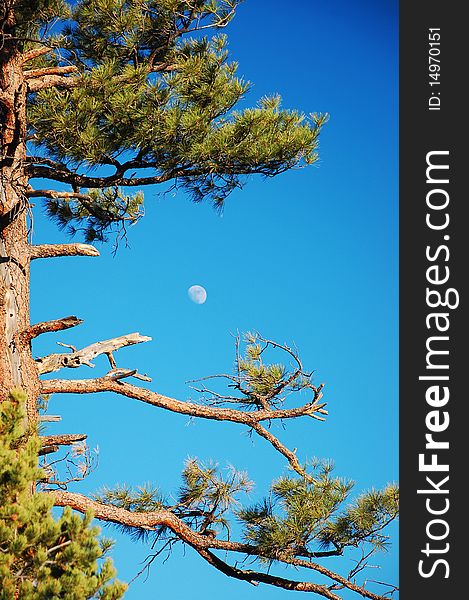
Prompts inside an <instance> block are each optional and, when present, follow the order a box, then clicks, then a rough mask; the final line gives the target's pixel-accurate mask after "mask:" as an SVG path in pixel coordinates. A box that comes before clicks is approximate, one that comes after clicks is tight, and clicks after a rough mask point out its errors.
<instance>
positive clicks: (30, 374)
mask: <svg viewBox="0 0 469 600" xmlns="http://www.w3.org/2000/svg"><path fill="white" fill-rule="evenodd" d="M11 10H13V9H11ZM3 31H4V33H6V34H7V35H6V36H5V37H4V40H3V44H2V47H1V49H0V123H1V130H0V401H2V400H4V399H5V398H7V397H8V394H9V392H10V390H11V389H12V388H14V387H21V388H22V389H23V390H24V391H25V392H26V393H27V395H28V402H27V415H28V419H29V420H31V421H35V420H36V418H37V416H36V399H37V396H38V394H39V380H38V376H37V370H36V366H35V363H34V361H33V359H32V356H31V350H30V347H29V344H28V343H24V342H23V341H22V340H21V333H22V332H23V331H24V330H26V329H27V328H28V327H29V262H30V261H29V247H28V230H27V222H26V217H27V206H28V205H27V199H26V188H27V178H26V176H25V172H24V166H23V165H24V158H25V156H26V147H25V137H26V85H25V82H24V77H23V69H22V57H21V54H20V52H19V50H18V48H17V46H16V42H15V41H14V40H12V39H10V38H9V37H8V34H9V35H12V34H13V33H14V19H13V16H12V15H7V18H6V19H5V20H4V22H3Z"/></svg>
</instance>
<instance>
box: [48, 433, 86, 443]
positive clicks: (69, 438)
mask: <svg viewBox="0 0 469 600" xmlns="http://www.w3.org/2000/svg"><path fill="white" fill-rule="evenodd" d="M87 437H88V436H87V435H86V434H85V433H62V434H59V435H41V436H39V439H40V440H41V442H42V445H43V446H70V445H71V444H74V443H75V442H82V441H83V440H86V438H87Z"/></svg>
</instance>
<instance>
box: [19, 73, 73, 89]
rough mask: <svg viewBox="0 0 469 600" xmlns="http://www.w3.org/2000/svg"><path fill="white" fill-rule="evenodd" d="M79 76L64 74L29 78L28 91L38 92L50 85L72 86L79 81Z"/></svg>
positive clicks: (59, 86) (50, 86)
mask: <svg viewBox="0 0 469 600" xmlns="http://www.w3.org/2000/svg"><path fill="white" fill-rule="evenodd" d="M80 81H81V78H80V77H67V76H66V75H44V76H43V77H39V78H34V79H29V80H28V82H27V84H28V92H39V91H40V90H47V89H50V88H52V87H58V88H67V89H68V88H72V87H77V86H78V84H79V83H80Z"/></svg>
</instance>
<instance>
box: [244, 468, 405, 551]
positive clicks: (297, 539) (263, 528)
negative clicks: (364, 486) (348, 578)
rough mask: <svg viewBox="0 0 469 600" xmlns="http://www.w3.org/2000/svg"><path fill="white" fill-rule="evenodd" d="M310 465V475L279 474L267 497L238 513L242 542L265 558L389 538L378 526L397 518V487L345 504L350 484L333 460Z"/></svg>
mask: <svg viewBox="0 0 469 600" xmlns="http://www.w3.org/2000/svg"><path fill="white" fill-rule="evenodd" d="M310 466H311V469H312V472H313V476H312V477H311V478H308V479H306V478H298V477H292V476H284V477H281V478H280V479H279V480H277V481H275V482H274V483H273V484H272V488H271V494H270V496H269V498H265V499H263V500H262V501H261V502H260V503H258V504H256V505H254V506H251V507H248V508H245V509H244V508H243V509H241V510H239V511H238V513H237V515H238V518H239V519H240V521H241V523H242V524H243V527H244V536H245V538H246V540H247V541H249V542H250V543H252V544H254V545H255V546H256V547H257V548H258V549H259V551H260V554H261V555H262V556H263V557H264V558H265V559H266V560H269V559H276V558H279V557H282V558H283V559H285V558H286V557H288V556H298V555H299V556H313V555H314V554H315V553H316V552H318V551H323V550H325V549H326V550H330V549H333V550H338V551H340V552H342V551H343V550H344V549H345V548H346V547H354V548H357V547H361V546H363V545H365V544H368V545H371V547H372V550H380V549H384V548H385V547H386V543H387V540H388V536H386V535H385V534H383V533H382V530H383V528H384V527H386V526H387V525H388V524H389V523H390V522H391V521H393V520H394V519H396V518H397V516H398V511H399V491H398V487H397V486H396V485H394V484H389V485H388V486H386V487H385V488H384V489H383V490H380V491H376V490H371V491H369V492H365V493H363V494H362V495H361V496H359V497H358V498H355V499H353V500H349V503H348V504H347V505H346V506H344V503H345V502H346V501H347V500H348V498H349V495H350V494H351V492H352V490H353V487H354V483H353V482H352V481H349V480H344V479H342V478H339V477H335V476H333V475H332V471H333V463H332V462H331V461H319V460H314V461H313V462H312V463H311V465H310Z"/></svg>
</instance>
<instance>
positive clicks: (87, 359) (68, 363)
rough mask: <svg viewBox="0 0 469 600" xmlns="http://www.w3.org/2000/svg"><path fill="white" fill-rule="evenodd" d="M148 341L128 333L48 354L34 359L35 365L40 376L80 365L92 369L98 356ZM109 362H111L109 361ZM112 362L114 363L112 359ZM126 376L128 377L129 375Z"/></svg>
mask: <svg viewBox="0 0 469 600" xmlns="http://www.w3.org/2000/svg"><path fill="white" fill-rule="evenodd" d="M150 340H151V338H150V337H148V336H145V335H140V334H139V333H129V334H128V335H122V336H120V337H117V338H113V339H111V340H104V341H102V342H95V343H94V344H91V345H90V346H86V348H82V349H81V350H76V351H72V352H69V353H67V354H49V355H48V356H44V357H43V358H38V359H36V363H37V365H38V371H39V374H40V375H43V374H45V373H53V372H55V371H59V370H60V369H63V368H69V369H75V368H77V367H81V366H82V365H86V366H88V367H94V365H93V364H92V362H91V361H92V360H93V359H94V358H96V356H99V355H100V354H105V355H107V356H108V357H109V356H112V353H113V352H115V351H117V350H119V349H120V348H124V347H125V346H132V345H134V344H140V343H142V342H148V341H150ZM109 360H110V362H111V359H109ZM112 361H114V359H112ZM114 364H115V363H114ZM111 365H112V363H111ZM133 374H135V373H133ZM126 376H127V377H128V376H129V374H127V375H126Z"/></svg>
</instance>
